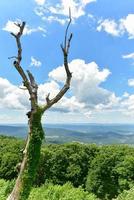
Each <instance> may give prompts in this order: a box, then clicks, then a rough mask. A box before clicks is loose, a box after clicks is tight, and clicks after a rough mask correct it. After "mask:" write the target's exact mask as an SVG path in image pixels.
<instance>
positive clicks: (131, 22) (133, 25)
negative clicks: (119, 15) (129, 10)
mask: <svg viewBox="0 0 134 200" xmlns="http://www.w3.org/2000/svg"><path fill="white" fill-rule="evenodd" d="M120 23H121V24H122V27H124V30H125V31H126V32H127V33H128V35H129V39H134V14H128V15H127V17H126V18H124V19H121V20H120Z"/></svg>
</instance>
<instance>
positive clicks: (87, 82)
mask: <svg viewBox="0 0 134 200" xmlns="http://www.w3.org/2000/svg"><path fill="white" fill-rule="evenodd" d="M69 67H70V71H71V72H73V77H72V83H71V90H72V93H73V95H74V96H75V98H76V99H77V101H78V102H81V103H83V105H84V109H85V110H86V112H87V111H88V110H94V109H96V108H97V107H96V106H100V105H101V107H103V108H104V107H105V108H108V107H111V106H112V105H113V104H115V102H116V103H117V101H116V100H117V98H116V97H115V95H114V94H113V93H112V92H110V91H108V90H106V89H104V88H102V87H101V86H100V84H101V83H102V82H104V81H106V79H107V77H108V76H109V74H110V71H109V70H108V69H103V70H102V71H100V70H99V67H98V65H97V64H96V63H95V62H91V63H85V62H84V61H83V60H80V59H76V60H73V61H72V62H71V63H69ZM49 77H50V78H51V79H54V80H55V81H57V82H64V80H65V72H64V68H63V66H60V67H58V68H56V69H54V70H53V71H51V72H50V73H49ZM97 109H98V108H97Z"/></svg>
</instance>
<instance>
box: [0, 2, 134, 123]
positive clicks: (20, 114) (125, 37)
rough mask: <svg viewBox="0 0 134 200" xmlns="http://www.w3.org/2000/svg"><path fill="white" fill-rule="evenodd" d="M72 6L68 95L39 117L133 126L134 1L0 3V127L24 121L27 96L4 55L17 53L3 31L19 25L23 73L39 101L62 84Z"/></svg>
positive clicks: (49, 121)
mask: <svg viewBox="0 0 134 200" xmlns="http://www.w3.org/2000/svg"><path fill="white" fill-rule="evenodd" d="M69 7H70V8H71V13H72V19H73V22H72V24H71V27H70V31H71V32H72V33H73V40H72V43H71V48H70V54H69V65H70V70H71V71H72V72H73V79H72V85H71V89H70V91H69V92H68V93H67V94H66V96H65V97H64V98H63V99H62V100H61V101H60V102H59V103H58V104H57V105H55V106H54V107H53V108H52V109H50V110H49V111H48V112H47V113H45V115H44V117H43V123H45V122H46V123H67V122H68V123H79V122H87V123H133V119H134V23H133V22H134V1H132V0H123V1H122V0H116V1H115V0H29V1H26V0H19V1H18V0H12V1H8V0H4V1H0V19H1V21H0V44H1V45H0V123H1V124H2V123H25V122H26V121H27V118H26V115H25V113H26V112H27V110H29V102H28V94H27V91H23V90H22V89H20V87H21V84H22V80H21V78H20V76H19V75H18V73H17V72H16V70H15V69H14V67H13V65H12V62H13V60H9V59H8V57H10V56H15V55H16V45H15V41H14V38H13V37H12V36H11V35H10V32H16V27H15V25H14V22H16V21H26V23H27V25H26V29H25V31H24V36H23V38H22V46H23V60H22V66H23V68H24V69H25V70H27V69H29V70H30V71H32V73H33V74H34V76H35V77H36V80H37V82H38V84H39V102H40V104H43V103H45V97H46V95H47V93H48V92H50V93H51V97H53V96H54V95H55V94H56V93H57V92H58V91H59V90H60V87H61V86H62V84H63V82H64V69H63V66H62V65H63V56H62V52H61V49H60V44H61V43H62V41H63V40H64V31H65V28H66V24H67V21H68V9H69Z"/></svg>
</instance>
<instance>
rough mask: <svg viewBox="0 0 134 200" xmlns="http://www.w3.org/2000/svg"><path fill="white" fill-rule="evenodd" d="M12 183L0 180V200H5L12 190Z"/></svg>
mask: <svg viewBox="0 0 134 200" xmlns="http://www.w3.org/2000/svg"><path fill="white" fill-rule="evenodd" d="M13 184H14V181H5V180H4V179H0V200H6V197H7V196H8V194H9V193H10V192H11V190H12V188H13Z"/></svg>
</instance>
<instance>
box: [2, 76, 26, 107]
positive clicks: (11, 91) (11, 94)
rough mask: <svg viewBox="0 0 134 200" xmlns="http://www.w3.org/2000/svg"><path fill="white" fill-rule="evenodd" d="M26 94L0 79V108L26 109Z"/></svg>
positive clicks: (5, 80)
mask: <svg viewBox="0 0 134 200" xmlns="http://www.w3.org/2000/svg"><path fill="white" fill-rule="evenodd" d="M27 99H28V92H27V91H25V90H22V89H20V88H19V87H17V86H15V85H13V84H11V83H10V82H9V81H8V80H7V79H4V78H1V77H0V108H10V109H19V110H20V109H27V108H28V106H29V102H28V101H27Z"/></svg>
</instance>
